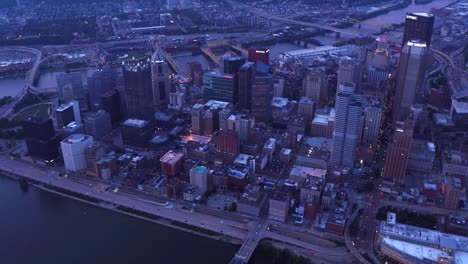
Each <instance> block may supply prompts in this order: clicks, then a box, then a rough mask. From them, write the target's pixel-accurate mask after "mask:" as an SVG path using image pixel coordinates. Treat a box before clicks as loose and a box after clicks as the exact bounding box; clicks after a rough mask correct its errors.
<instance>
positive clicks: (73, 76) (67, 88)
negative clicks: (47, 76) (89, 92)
mask: <svg viewBox="0 0 468 264" xmlns="http://www.w3.org/2000/svg"><path fill="white" fill-rule="evenodd" d="M56 79H57V86H58V92H59V97H60V98H61V99H62V100H64V101H65V102H70V101H73V100H78V101H79V103H80V108H82V109H86V107H87V103H86V90H85V86H84V81H83V74H82V73H81V72H72V73H64V74H60V75H57V77H56Z"/></svg>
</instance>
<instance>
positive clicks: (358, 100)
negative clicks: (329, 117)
mask: <svg viewBox="0 0 468 264" xmlns="http://www.w3.org/2000/svg"><path fill="white" fill-rule="evenodd" d="M361 115H362V96H361V95H360V94H359V92H357V91H355V85H354V84H353V83H345V84H340V85H339V87H338V92H337V94H336V101H335V128H334V131H333V146H332V153H331V158H330V162H329V163H330V164H329V165H331V166H334V165H341V166H345V167H352V166H353V165H354V158H355V154H356V147H357V145H358V141H359V139H360V134H361V131H362V122H361Z"/></svg>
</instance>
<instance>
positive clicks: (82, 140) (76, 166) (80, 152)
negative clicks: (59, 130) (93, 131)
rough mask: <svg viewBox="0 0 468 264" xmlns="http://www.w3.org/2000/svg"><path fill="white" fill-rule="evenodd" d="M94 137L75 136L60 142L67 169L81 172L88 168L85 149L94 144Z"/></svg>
mask: <svg viewBox="0 0 468 264" xmlns="http://www.w3.org/2000/svg"><path fill="white" fill-rule="evenodd" d="M93 142H94V141H93V137H91V136H88V135H83V134H73V135H71V136H69V137H68V138H66V139H64V140H62V142H60V147H61V149H62V155H63V162H64V164H65V169H67V170H69V171H80V170H84V169H86V168H87V163H86V156H85V149H87V148H88V147H89V146H90V145H92V144H93Z"/></svg>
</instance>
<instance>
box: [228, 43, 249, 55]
mask: <svg viewBox="0 0 468 264" xmlns="http://www.w3.org/2000/svg"><path fill="white" fill-rule="evenodd" d="M231 49H233V50H235V51H238V52H240V53H241V54H242V55H243V56H245V57H247V55H248V53H249V52H248V50H246V49H244V48H243V47H242V46H241V45H231Z"/></svg>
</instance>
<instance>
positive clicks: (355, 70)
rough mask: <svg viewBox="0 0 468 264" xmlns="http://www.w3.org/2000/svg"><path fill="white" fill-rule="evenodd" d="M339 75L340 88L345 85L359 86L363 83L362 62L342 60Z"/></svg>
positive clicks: (338, 83)
mask: <svg viewBox="0 0 468 264" xmlns="http://www.w3.org/2000/svg"><path fill="white" fill-rule="evenodd" d="M337 74H338V81H337V85H338V86H339V85H340V84H344V83H354V85H356V86H357V85H359V82H360V81H361V62H359V61H357V60H354V59H343V60H340V64H339V66H338V73H337Z"/></svg>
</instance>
